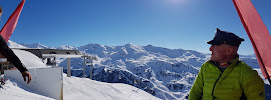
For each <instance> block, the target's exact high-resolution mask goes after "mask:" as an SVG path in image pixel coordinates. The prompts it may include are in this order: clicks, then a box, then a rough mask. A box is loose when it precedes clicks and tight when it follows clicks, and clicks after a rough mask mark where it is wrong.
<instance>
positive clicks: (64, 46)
mask: <svg viewBox="0 0 271 100" xmlns="http://www.w3.org/2000/svg"><path fill="white" fill-rule="evenodd" d="M58 49H63V50H76V49H77V47H74V46H67V45H62V46H60V47H59V48H58Z"/></svg>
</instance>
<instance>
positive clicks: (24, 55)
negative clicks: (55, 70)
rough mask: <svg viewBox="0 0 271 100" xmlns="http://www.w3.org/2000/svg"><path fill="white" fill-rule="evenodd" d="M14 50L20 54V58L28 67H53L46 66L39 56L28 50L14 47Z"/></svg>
mask: <svg viewBox="0 0 271 100" xmlns="http://www.w3.org/2000/svg"><path fill="white" fill-rule="evenodd" d="M12 51H13V52H14V53H15V54H16V55H17V56H18V58H19V59H20V60H21V62H22V63H23V64H24V66H26V68H27V69H32V68H46V67H51V66H46V65H45V64H44V63H43V62H42V60H41V59H40V58H39V57H37V56H35V55H34V54H32V53H30V52H28V51H24V50H19V49H12ZM29 59H31V60H29Z"/></svg>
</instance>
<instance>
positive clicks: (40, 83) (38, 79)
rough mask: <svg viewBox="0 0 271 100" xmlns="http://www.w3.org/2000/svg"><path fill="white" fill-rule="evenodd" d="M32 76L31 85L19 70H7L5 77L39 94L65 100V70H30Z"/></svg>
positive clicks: (55, 68)
mask: <svg viewBox="0 0 271 100" xmlns="http://www.w3.org/2000/svg"><path fill="white" fill-rule="evenodd" d="M28 71H29V72H30V74H31V76H32V81H31V82H30V83H29V84H26V82H25V81H24V80H23V78H22V74H21V73H20V71H18V70H5V71H4V77H5V78H12V79H15V80H16V81H18V82H19V83H20V84H22V85H24V86H26V87H28V88H29V89H31V90H33V91H35V92H36V93H38V94H41V95H44V96H48V97H51V98H54V99H56V100H63V69H62V67H52V68H35V69H28Z"/></svg>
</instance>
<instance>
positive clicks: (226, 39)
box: [207, 28, 245, 47]
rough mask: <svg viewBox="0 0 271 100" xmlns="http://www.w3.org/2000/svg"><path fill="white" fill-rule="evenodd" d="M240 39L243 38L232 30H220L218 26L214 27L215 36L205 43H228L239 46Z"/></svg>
mask: <svg viewBox="0 0 271 100" xmlns="http://www.w3.org/2000/svg"><path fill="white" fill-rule="evenodd" d="M242 41H245V40H244V39H243V38H240V37H238V36H237V35H235V34H233V33H232V32H227V31H221V30H219V29H218V28H216V32H215V37H214V38H213V39H212V40H210V41H208V42H207V43H208V44H211V45H221V44H228V45H232V46H236V47H239V45H240V44H241V42H242Z"/></svg>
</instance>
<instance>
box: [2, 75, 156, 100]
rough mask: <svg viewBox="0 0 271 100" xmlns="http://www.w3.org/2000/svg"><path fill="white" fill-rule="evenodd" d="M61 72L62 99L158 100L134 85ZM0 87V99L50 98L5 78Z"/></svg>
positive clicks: (36, 99)
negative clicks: (100, 80) (79, 76)
mask: <svg viewBox="0 0 271 100" xmlns="http://www.w3.org/2000/svg"><path fill="white" fill-rule="evenodd" d="M66 76H67V75H66V74H63V97H64V98H63V99H64V100H76V99H78V100H160V99H159V98H157V97H154V96H152V95H151V94H149V93H147V92H145V91H143V90H140V89H138V88H136V87H133V86H130V85H127V84H122V83H104V82H98V81H94V80H90V79H87V78H78V77H66ZM5 83H6V84H5V85H3V88H0V99H1V100H52V98H49V97H46V96H42V95H40V94H36V93H34V92H33V91H32V90H30V89H28V88H25V86H23V85H21V84H20V83H18V82H16V80H13V79H7V80H6V81H5Z"/></svg>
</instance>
